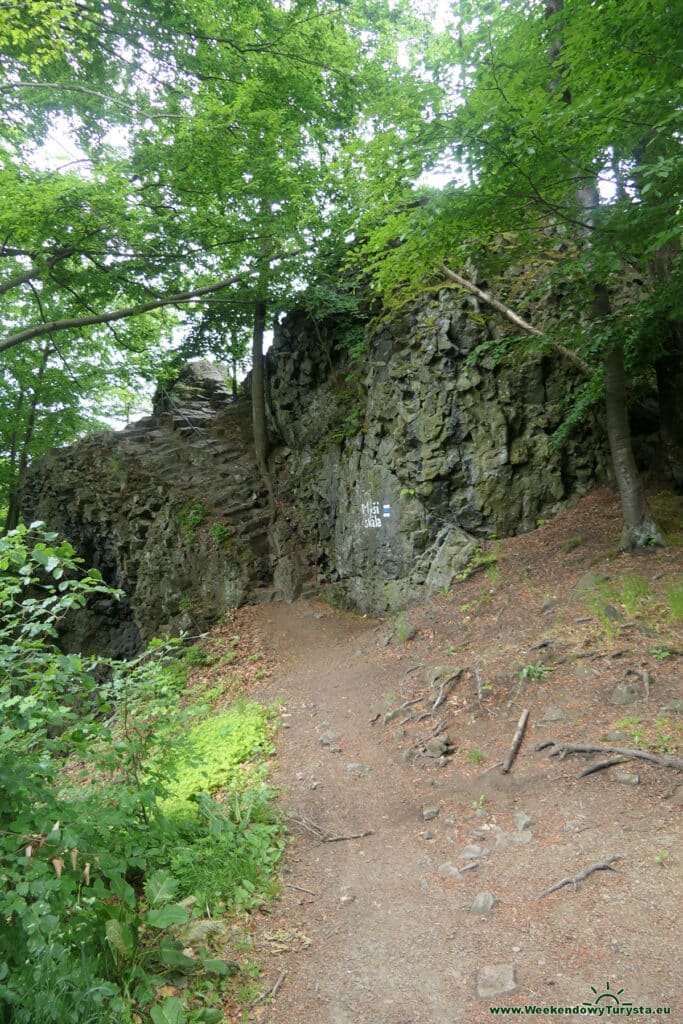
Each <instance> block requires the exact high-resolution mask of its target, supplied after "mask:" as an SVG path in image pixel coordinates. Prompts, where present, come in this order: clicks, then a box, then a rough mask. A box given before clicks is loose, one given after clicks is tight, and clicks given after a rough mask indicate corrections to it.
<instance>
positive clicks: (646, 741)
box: [614, 715, 683, 755]
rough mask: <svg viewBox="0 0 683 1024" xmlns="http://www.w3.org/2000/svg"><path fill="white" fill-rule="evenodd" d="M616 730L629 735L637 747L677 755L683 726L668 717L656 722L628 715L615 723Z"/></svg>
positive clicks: (662, 716) (663, 716)
mask: <svg viewBox="0 0 683 1024" xmlns="http://www.w3.org/2000/svg"><path fill="white" fill-rule="evenodd" d="M614 728H615V729H621V731H622V732H625V733H628V735H629V736H630V737H631V739H632V740H633V743H634V744H635V746H637V747H641V746H643V747H649V748H651V749H652V750H657V751H659V752H660V753H661V754H672V755H674V754H676V753H677V752H678V747H679V743H680V738H681V733H683V725H681V723H680V722H675V721H674V720H673V719H671V718H669V717H668V716H666V715H661V716H660V717H659V718H657V719H656V721H654V722H652V721H643V719H642V718H639V717H638V716H637V715H627V716H626V717H625V718H621V719H619V721H618V722H615V723H614Z"/></svg>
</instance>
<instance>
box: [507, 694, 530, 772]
mask: <svg viewBox="0 0 683 1024" xmlns="http://www.w3.org/2000/svg"><path fill="white" fill-rule="evenodd" d="M528 719H529V709H528V708H524V711H522V714H521V715H520V716H519V722H518V723H517V731H516V732H515V735H514V736H513V738H512V746H511V747H510V752H509V753H508V756H507V757H506V758H505V760H504V762H503V767H502V768H501V769H500V770H501V772H502V773H503V775H507V773H508V772H509V771H510V769H511V768H512V762H513V761H514V759H515V758H516V757H517V752H518V750H519V748H520V747H521V745H522V739H523V737H524V730H525V729H526V723H527V721H528Z"/></svg>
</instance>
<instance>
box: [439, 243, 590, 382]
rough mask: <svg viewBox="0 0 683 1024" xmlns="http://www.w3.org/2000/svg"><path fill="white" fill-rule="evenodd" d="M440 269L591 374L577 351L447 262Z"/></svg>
mask: <svg viewBox="0 0 683 1024" xmlns="http://www.w3.org/2000/svg"><path fill="white" fill-rule="evenodd" d="M439 270H440V271H441V273H442V274H445V275H446V277H447V278H448V280H449V281H453V282H454V283H455V284H459V285H460V287H461V288H464V289H465V291H468V292H470V294H471V295H475V296H476V297H477V298H478V299H481V301H482V302H485V303H486V305H487V306H490V307H491V308H492V309H495V310H496V312H497V313H500V314H501V315H502V316H504V317H505V319H506V320H509V321H510V323H511V324H514V325H515V327H519V328H520V329H521V330H523V331H524V333H525V334H531V335H532V336H533V337H534V338H544V339H545V341H546V342H547V343H548V345H549V346H550V347H551V348H553V349H555V351H556V352H559V353H560V354H561V355H563V356H564V357H565V359H568V360H569V362H571V363H573V364H574V366H578V367H579V369H580V370H581V371H582V372H583V373H585V374H589V373H590V372H591V371H590V368H589V367H588V364H587V363H585V362H584V361H583V359H581V357H580V356H577V354H576V352H572V351H571V349H568V348H565V346H564V345H558V344H557V342H553V341H551V340H550V338H547V337H546V336H545V335H544V333H543V331H539V329H538V328H537V327H534V326H533V325H532V324H530V323H527V321H526V320H523V319H522V317H521V316H519V314H518V313H515V312H514V311H513V310H512V309H510V308H509V307H508V306H506V305H504V304H503V303H502V302H500V301H499V300H498V299H495V298H494V297H493V295H491V294H490V293H489V292H485V291H484V290H483V289H482V288H478V287H477V286H476V284H473V283H472V281H468V280H467V278H465V277H461V276H460V274H456V273H455V272H454V271H453V270H451V269H450V267H447V266H446V264H445V263H440V264H439Z"/></svg>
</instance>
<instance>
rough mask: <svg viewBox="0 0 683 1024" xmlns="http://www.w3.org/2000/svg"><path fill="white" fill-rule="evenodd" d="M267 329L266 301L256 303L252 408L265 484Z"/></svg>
mask: <svg viewBox="0 0 683 1024" xmlns="http://www.w3.org/2000/svg"><path fill="white" fill-rule="evenodd" d="M265 329H266V301H265V299H257V301H256V302H255V303H254V333H253V336H252V346H251V408H252V421H253V426H254V448H255V451H256V463H257V465H258V468H259V470H260V472H261V476H262V477H263V480H264V483H267V482H268V480H269V474H268V424H267V421H266V387H265V377H264V366H263V336H264V334H265Z"/></svg>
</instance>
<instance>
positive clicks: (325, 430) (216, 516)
mask: <svg viewBox="0 0 683 1024" xmlns="http://www.w3.org/2000/svg"><path fill="white" fill-rule="evenodd" d="M473 302H474V300H472V299H470V298H463V297H462V296H461V295H460V294H459V293H457V292H455V291H452V290H449V289H444V290H442V291H441V292H440V293H439V294H430V295H427V296H425V297H424V298H422V299H421V300H420V301H418V302H417V303H416V304H415V305H414V306H413V307H412V308H410V309H407V310H406V311H405V312H403V313H401V314H400V315H397V316H396V317H395V318H394V319H393V320H388V321H385V322H383V323H382V325H381V326H380V327H379V328H376V329H374V330H372V331H366V337H365V354H364V356H363V357H362V358H361V359H360V360H359V361H357V362H351V361H350V360H349V358H348V354H347V352H346V350H345V347H344V342H343V335H344V332H345V331H348V328H349V327H351V328H353V329H358V330H359V331H361V332H362V325H361V324H360V323H358V322H357V323H356V324H355V325H354V324H353V323H351V324H349V323H348V322H342V321H341V320H340V319H339V318H338V317H337V318H330V320H329V321H323V322H321V323H318V324H313V322H312V321H311V320H310V319H308V318H307V316H306V315H305V314H304V313H301V312H300V313H293V314H290V315H289V316H288V317H287V318H286V320H285V321H284V322H283V323H282V324H281V325H279V327H278V328H277V330H276V334H275V341H274V345H273V348H272V349H271V351H270V352H269V353H268V359H267V375H266V376H267V388H268V396H267V397H268V406H269V413H268V415H269V426H270V432H271V438H272V441H273V454H272V456H271V461H270V469H271V472H272V476H273V482H274V491H275V497H276V511H277V515H276V519H275V521H274V522H272V523H271V522H270V521H269V516H268V512H267V510H266V507H265V506H266V499H265V492H264V489H263V486H262V483H261V481H260V478H259V474H258V472H257V468H256V464H255V459H254V456H253V439H252V431H251V413H250V405H249V401H248V400H247V399H244V400H238V401H233V400H232V399H231V397H230V395H229V394H228V392H227V389H226V387H225V383H224V378H223V374H222V371H221V369H220V367H216V366H212V365H210V364H208V363H206V362H201V361H200V362H193V363H191V364H188V366H186V367H185V368H184V369H183V370H182V372H181V374H180V376H179V378H178V380H177V381H176V382H175V384H173V385H172V386H170V387H167V388H166V389H165V390H163V391H160V392H159V393H158V395H157V396H156V398H155V402H154V411H153V415H152V416H150V417H147V418H145V419H143V420H141V421H139V422H138V423H135V424H132V425H131V426H130V427H128V428H127V429H126V430H124V431H122V432H120V433H117V434H115V433H106V434H100V435H96V436H92V437H89V438H86V439H84V440H82V441H79V442H78V443H76V444H74V445H72V446H71V447H70V448H65V449H62V450H59V451H53V452H52V453H50V454H48V455H47V456H46V457H45V458H43V459H41V460H40V462H39V463H38V464H37V465H36V466H34V467H32V470H31V472H30V474H29V480H28V483H27V487H26V492H25V495H24V514H25V516H26V518H27V519H28V520H29V521H30V520H33V519H43V520H45V521H46V522H47V523H48V525H49V526H50V527H52V528H54V529H57V530H59V531H60V532H61V533H62V534H63V535H64V536H66V537H67V538H68V539H69V540H71V541H72V543H73V544H74V546H75V547H76V549H77V551H78V552H79V554H80V555H81V556H82V557H83V558H84V559H85V562H86V563H87V564H89V565H94V566H95V567H97V568H99V569H100V570H101V571H102V573H103V576H104V577H105V579H106V580H107V581H108V582H110V583H112V584H114V585H116V586H117V587H120V588H121V589H122V590H123V591H124V592H125V595H126V596H125V600H124V601H123V602H122V603H120V604H118V605H117V606H116V609H115V610H113V609H112V607H107V608H106V609H105V608H97V607H93V608H91V609H89V610H88V613H87V614H84V615H79V616H78V622H77V624H75V623H72V624H71V625H70V629H71V632H72V634H73V635H72V636H70V638H69V639H68V643H69V644H70V645H71V646H72V647H79V646H80V647H81V648H82V649H84V650H94V649H96V650H99V651H101V652H102V653H117V654H119V655H125V654H126V653H132V652H133V651H134V650H135V649H136V648H137V647H138V646H139V645H140V642H141V640H145V639H147V638H149V637H151V636H154V635H159V634H164V633H172V634H173V633H178V632H181V631H183V630H190V631H193V632H199V631H201V630H203V629H204V628H206V627H207V626H208V625H209V624H210V623H211V622H213V621H215V619H216V618H218V617H219V616H220V615H221V613H222V612H223V611H224V610H225V609H227V608H229V607H234V606H236V605H238V604H240V603H242V602H243V601H245V600H248V599H250V597H251V596H252V595H254V594H256V595H257V596H258V595H260V596H261V599H266V600H268V599H271V598H274V597H275V596H281V597H285V598H286V599H288V600H291V599H293V598H294V597H296V596H297V594H299V593H300V592H301V591H302V589H303V590H307V589H308V590H310V588H311V587H312V586H317V585H321V584H326V585H327V593H328V596H329V599H330V600H331V602H332V603H334V602H339V603H341V604H344V605H350V606H352V607H354V608H356V609H357V610H359V611H362V612H370V613H383V612H385V611H397V610H399V609H401V608H403V607H405V606H407V605H408V604H409V603H410V602H411V601H413V600H414V599H415V598H417V597H418V596H419V595H420V593H421V592H424V590H425V589H426V590H427V592H429V593H433V592H438V591H441V590H445V589H448V587H450V586H451V584H452V583H453V581H454V579H455V578H456V577H457V576H458V574H459V573H461V572H463V571H465V570H466V567H467V565H468V563H469V562H470V560H471V558H472V556H473V554H474V553H475V549H476V547H477V546H478V545H479V544H481V543H482V542H483V541H484V540H485V539H486V538H487V537H490V536H493V535H495V536H499V537H502V536H508V535H510V534H514V533H518V532H522V531H524V530H529V529H532V528H533V527H534V526H535V523H536V520H537V518H538V517H540V516H543V517H546V518H547V517H548V516H551V515H552V514H553V513H554V512H556V511H558V510H559V509H560V508H561V507H562V506H563V505H564V504H565V503H566V502H568V501H569V500H572V499H574V498H576V497H577V496H580V495H582V494H584V493H585V492H587V491H588V490H589V488H590V487H591V486H593V485H594V484H595V482H596V481H600V480H603V479H604V478H605V475H606V465H607V459H606V456H605V450H604V444H603V443H602V441H601V437H602V432H599V431H598V429H597V424H596V423H591V422H589V423H588V425H587V426H585V427H584V428H582V429H583V432H581V431H574V432H573V433H572V436H571V438H570V439H569V440H568V441H567V443H566V445H565V446H564V448H563V449H562V450H559V451H551V448H550V438H551V436H552V434H553V431H554V430H555V428H556V427H557V425H558V424H559V422H560V417H561V412H560V408H561V406H562V403H563V401H564V400H565V399H566V397H567V395H568V394H571V392H572V390H573V388H574V387H575V386H576V378H575V377H574V376H573V375H572V371H571V370H568V369H567V368H566V367H564V366H562V365H561V364H560V362H559V361H558V360H557V359H555V358H553V359H549V358H548V359H537V360H535V361H530V362H528V363H524V364H519V365H518V364H514V365H512V364H510V363H509V362H508V364H507V365H500V366H496V365H494V362H493V361H492V359H491V358H490V357H489V356H486V355H484V356H481V357H479V358H475V359H474V361H473V362H471V363H470V362H468V357H469V356H470V355H471V353H472V352H473V350H474V349H476V347H477V346H478V345H479V344H480V343H482V342H483V341H486V340H489V338H490V333H491V329H490V327H489V326H486V324H485V323H484V321H483V319H482V316H481V314H480V313H479V311H478V309H477V307H476V305H473ZM495 330H496V331H502V332H503V333H504V331H505V330H506V328H500V325H497V326H496V328H495ZM268 587H270V589H267V588H268Z"/></svg>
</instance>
